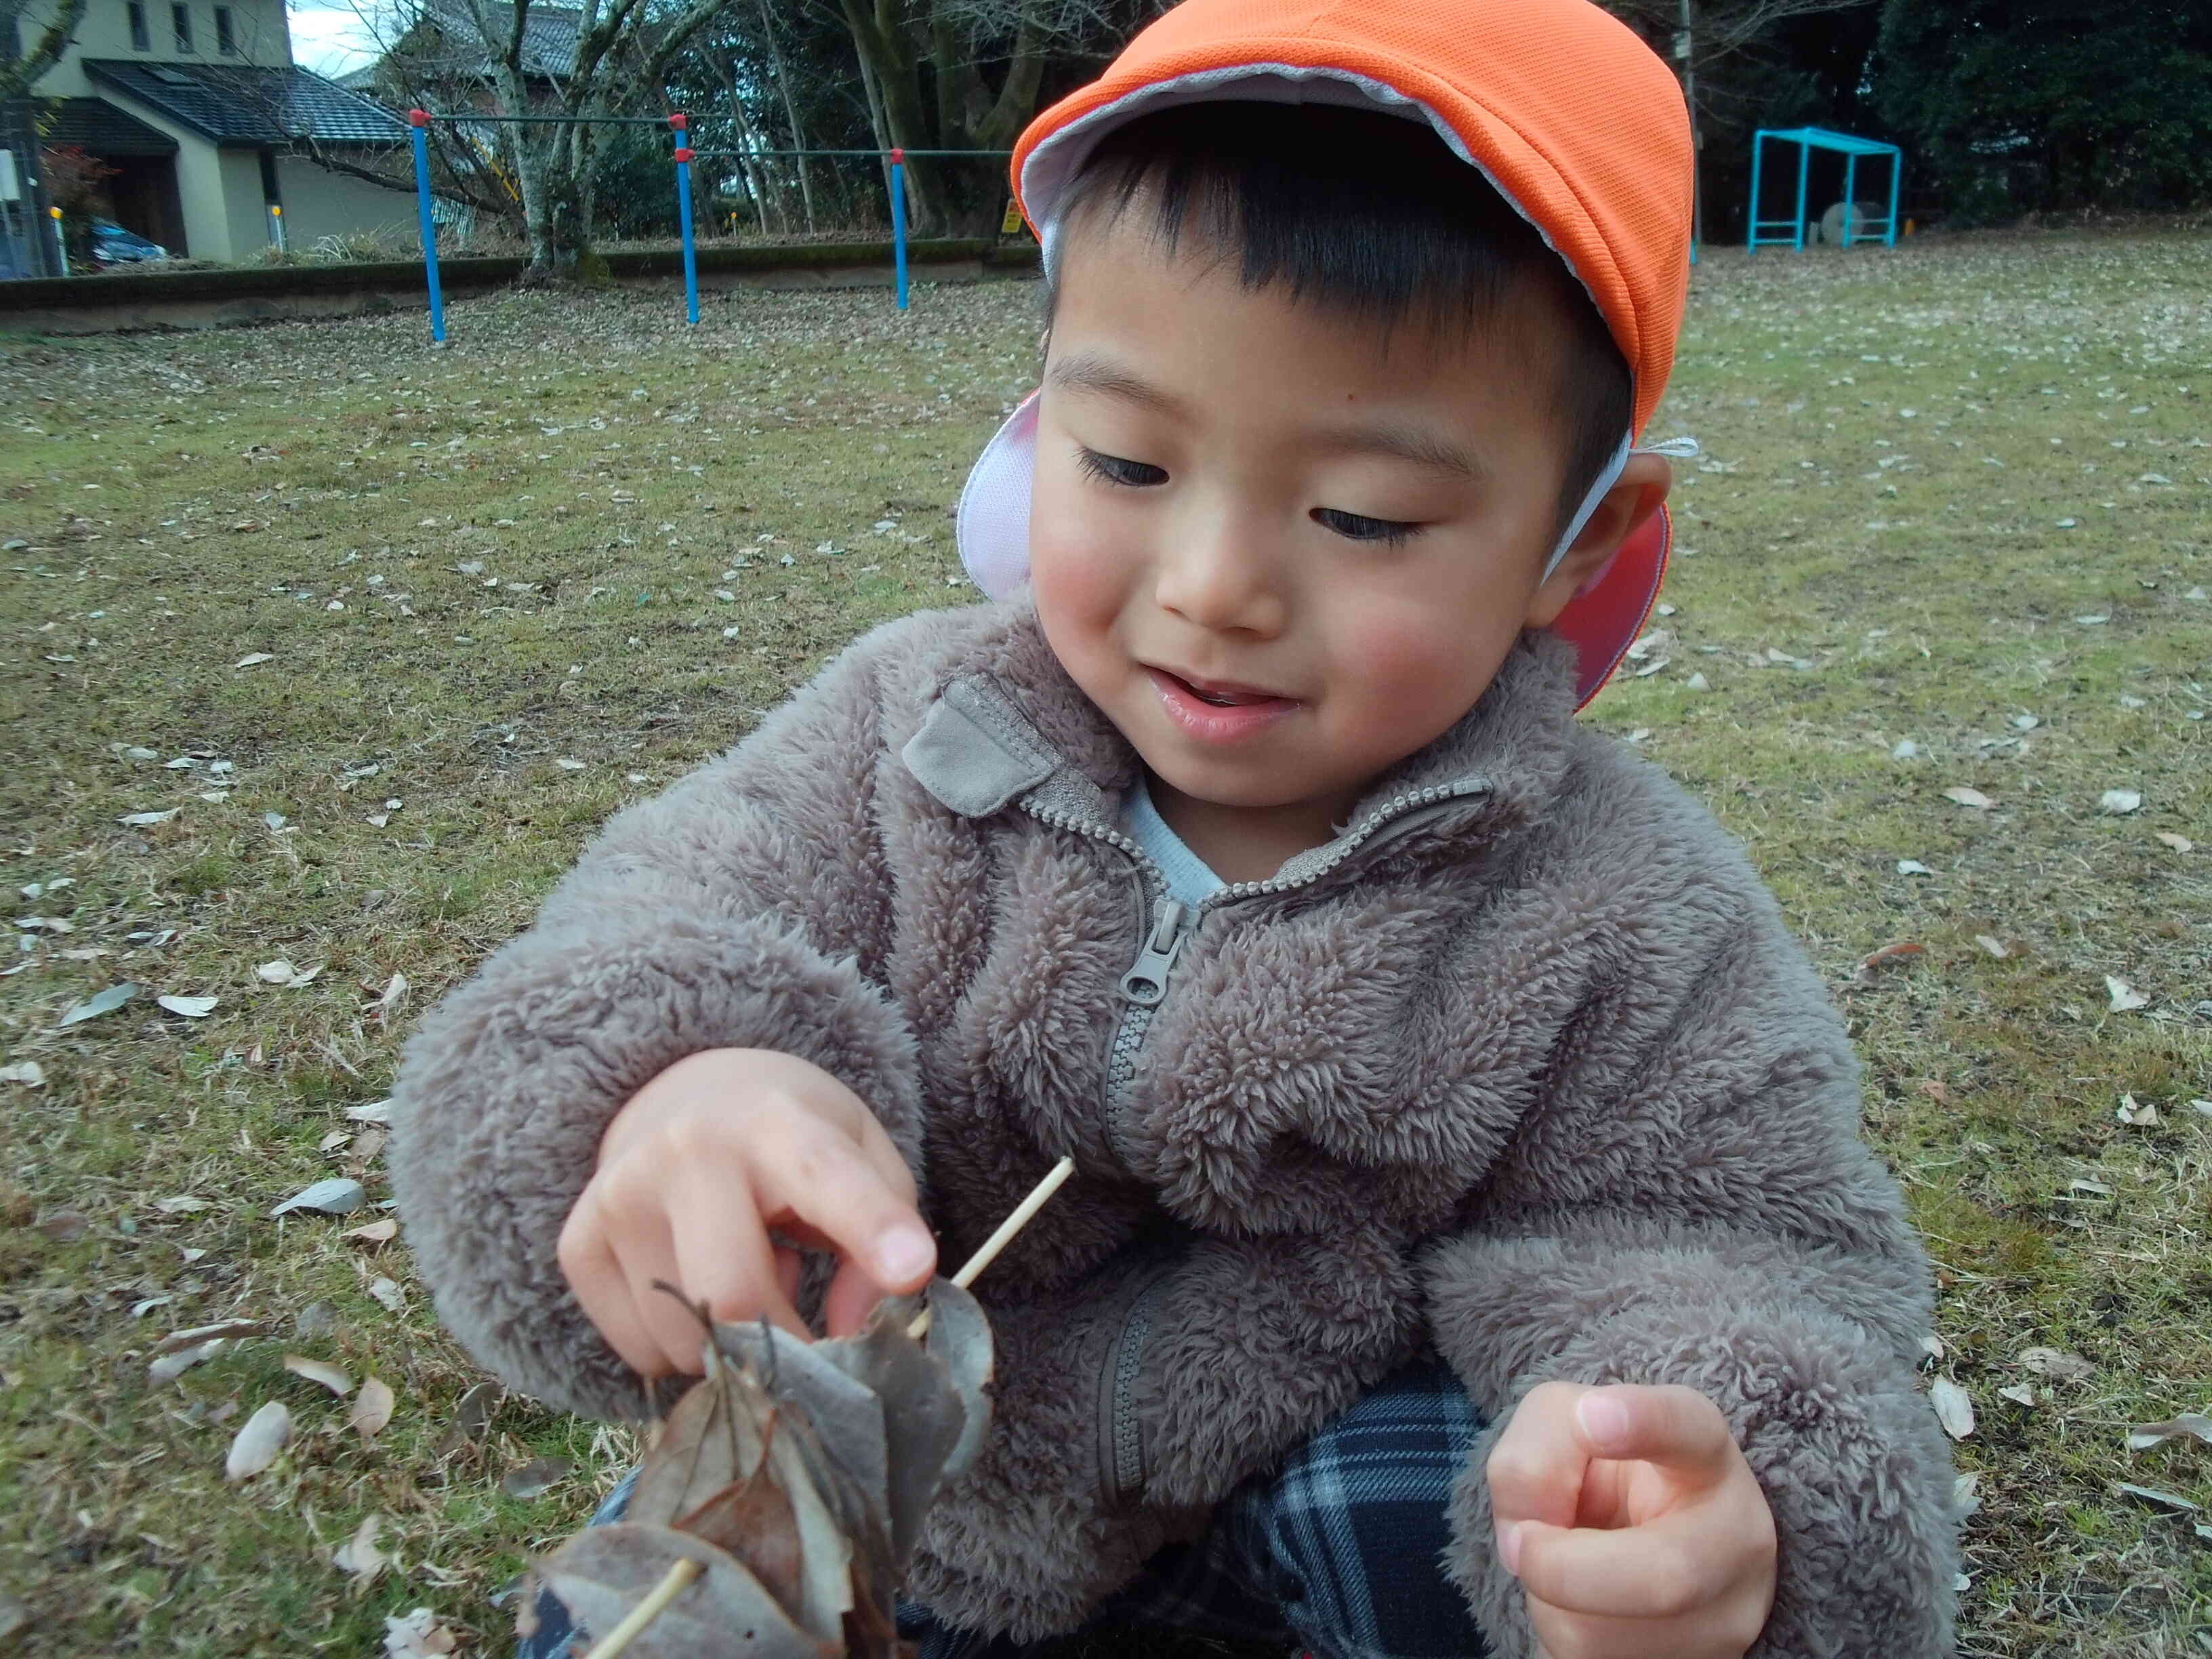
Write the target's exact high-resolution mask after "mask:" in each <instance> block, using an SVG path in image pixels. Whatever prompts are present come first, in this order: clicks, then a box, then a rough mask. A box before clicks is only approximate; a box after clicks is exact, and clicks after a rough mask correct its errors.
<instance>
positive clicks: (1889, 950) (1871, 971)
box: [1859, 939, 1928, 979]
mask: <svg viewBox="0 0 2212 1659" xmlns="http://www.w3.org/2000/svg"><path fill="white" fill-rule="evenodd" d="M1927 954H1928V947H1927V946H1926V945H1916V944H1914V943H1912V942H1911V940H1909V939H1907V940H1905V941H1903V942H1901V943H1899V944H1896V945H1883V946H1882V947H1881V950H1879V951H1875V953H1874V954H1873V955H1872V956H1870V957H1867V959H1866V960H1865V961H1863V962H1862V963H1859V977H1860V978H1861V979H1871V978H1872V977H1874V975H1876V974H1878V973H1880V972H1881V971H1882V970H1883V969H1886V968H1906V967H1910V966H1911V965H1912V963H1916V962H1917V961H1918V960H1919V959H1920V958H1921V957H1924V956H1926V955H1927Z"/></svg>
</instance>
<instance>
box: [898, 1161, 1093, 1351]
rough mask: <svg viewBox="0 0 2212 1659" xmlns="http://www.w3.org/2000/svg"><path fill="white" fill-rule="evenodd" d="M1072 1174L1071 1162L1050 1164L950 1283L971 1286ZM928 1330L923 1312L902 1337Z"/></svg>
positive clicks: (914, 1336) (916, 1334) (924, 1310)
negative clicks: (1027, 1193)
mask: <svg viewBox="0 0 2212 1659" xmlns="http://www.w3.org/2000/svg"><path fill="white" fill-rule="evenodd" d="M1074 1173H1075V1160H1074V1159H1073V1158H1062V1159H1060V1162H1059V1163H1057V1164H1054V1165H1053V1166H1052V1168H1051V1170H1048V1172H1047V1173H1046V1175H1045V1178H1044V1179H1043V1180H1042V1181H1040V1182H1037V1184H1036V1186H1035V1187H1033V1188H1030V1195H1029V1196H1028V1197H1027V1198H1025V1199H1024V1200H1022V1201H1021V1202H1020V1203H1019V1204H1018V1205H1017V1206H1015V1208H1014V1212H1013V1213H1012V1215H1010V1216H1008V1217H1007V1218H1006V1219H1005V1220H1004V1221H1001V1222H1000V1224H999V1231H996V1232H994V1233H993V1234H992V1235H991V1236H990V1237H988V1238H987V1239H985V1240H984V1241H983V1247H982V1248H981V1249H979V1250H977V1251H976V1252H975V1255H971V1256H969V1258H968V1261H967V1262H966V1264H965V1265H964V1266H963V1267H962V1268H961V1269H960V1271H959V1272H958V1273H955V1274H953V1275H952V1282H953V1283H954V1284H956V1285H958V1286H959V1287H960V1288H961V1289H962V1290H963V1291H964V1290H966V1289H967V1288H968V1287H969V1285H972V1284H974V1283H975V1276H976V1275H977V1274H978V1273H981V1272H982V1271H983V1269H984V1268H986V1267H989V1266H990V1265H991V1263H992V1262H994V1261H996V1260H997V1259H998V1255H999V1252H1000V1251H1001V1250H1003V1249H1006V1246H1007V1245H1008V1244H1010V1243H1012V1242H1013V1237H1014V1235H1015V1234H1016V1233H1018V1232H1019V1231H1021V1230H1022V1229H1023V1228H1024V1227H1026V1226H1028V1225H1030V1217H1032V1216H1034V1215H1035V1214H1036V1212H1038V1211H1039V1210H1042V1208H1044V1204H1045V1200H1047V1199H1048V1198H1050V1197H1051V1196H1052V1195H1053V1194H1054V1193H1056V1192H1058V1191H1059V1190H1060V1185H1061V1183H1062V1182H1065V1181H1066V1179H1067V1178H1068V1176H1072V1175H1073V1174H1074ZM928 1329H929V1310H928V1309H927V1308H924V1309H923V1310H921V1312H920V1313H918V1314H916V1315H915V1316H914V1321H913V1322H912V1323H911V1324H909V1325H908V1327H907V1328H906V1334H908V1336H910V1337H912V1338H914V1339H915V1341H917V1342H919V1341H920V1340H921V1337H922V1334H923V1333H924V1332H926V1331H927V1330H928Z"/></svg>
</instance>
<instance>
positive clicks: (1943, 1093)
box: [1920, 1077, 1951, 1106]
mask: <svg viewBox="0 0 2212 1659" xmlns="http://www.w3.org/2000/svg"><path fill="white" fill-rule="evenodd" d="M1920 1092H1921V1093H1922V1094H1923V1095H1926V1096H1927V1097H1928V1098H1929V1099H1930V1100H1932V1101H1934V1102H1935V1103H1936V1104H1937V1105H1938V1106H1948V1105H1949V1104H1950V1103H1951V1091H1949V1090H1948V1089H1947V1088H1945V1087H1944V1086H1943V1085H1942V1084H1940V1083H1938V1082H1937V1081H1936V1079H1934V1078H1932V1077H1931V1078H1928V1079H1924V1080H1923V1082H1922V1083H1921V1085H1920Z"/></svg>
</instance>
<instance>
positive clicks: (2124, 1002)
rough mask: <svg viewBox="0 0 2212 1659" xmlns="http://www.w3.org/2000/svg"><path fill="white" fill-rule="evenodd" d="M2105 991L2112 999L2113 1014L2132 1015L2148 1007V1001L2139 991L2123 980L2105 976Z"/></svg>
mask: <svg viewBox="0 0 2212 1659" xmlns="http://www.w3.org/2000/svg"><path fill="white" fill-rule="evenodd" d="M2105 990H2106V993H2107V994H2109V995H2110V996H2111V997H2112V1012H2113V1013H2116V1014H2126V1013H2132V1012H2135V1011H2136V1009H2138V1008H2148V1007H2149V1006H2150V999H2149V998H2148V997H2147V996H2145V995H2144V994H2142V992H2141V991H2138V990H2136V987H2134V986H2132V985H2130V984H2129V983H2128V982H2127V981H2125V980H2124V979H2115V978H2113V977H2112V975H2110V974H2107V975H2105Z"/></svg>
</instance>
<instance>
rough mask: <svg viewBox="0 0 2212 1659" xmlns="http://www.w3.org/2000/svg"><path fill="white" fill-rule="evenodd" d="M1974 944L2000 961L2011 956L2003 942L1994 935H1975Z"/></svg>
mask: <svg viewBox="0 0 2212 1659" xmlns="http://www.w3.org/2000/svg"><path fill="white" fill-rule="evenodd" d="M1974 943H1975V944H1977V945H1980V946H1981V947H1982V949H1984V951H1988V952H1989V953H1990V955H1991V956H1993V957H1997V958H1999V959H2000V960H2002V958H2004V957H2008V956H2010V955H2011V954H2012V952H2011V951H2008V950H2007V949H2005V942H2004V941H2003V940H2002V939H1999V938H1997V937H1996V935H1995V934H1994V933H1977V934H1975V935H1974Z"/></svg>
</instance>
